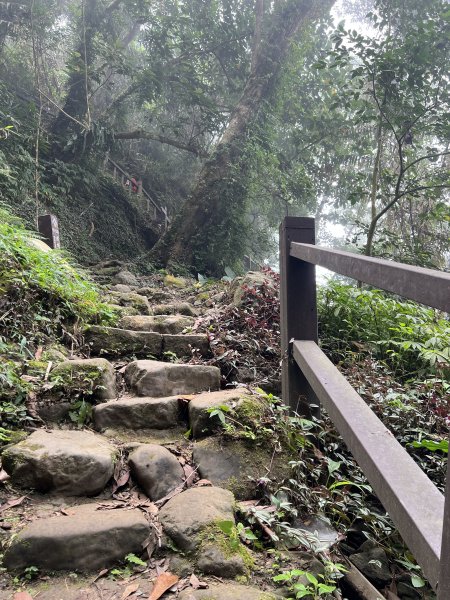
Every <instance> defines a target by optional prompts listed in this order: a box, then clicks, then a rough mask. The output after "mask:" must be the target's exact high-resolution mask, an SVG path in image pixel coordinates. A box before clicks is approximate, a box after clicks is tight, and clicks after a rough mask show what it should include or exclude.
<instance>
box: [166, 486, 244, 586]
mask: <svg viewBox="0 0 450 600" xmlns="http://www.w3.org/2000/svg"><path fill="white" fill-rule="evenodd" d="M234 504H235V501H234V496H233V494H232V493H231V492H229V491H228V490H224V489H222V488H218V487H200V488H190V489H188V490H186V491H184V492H182V493H181V494H177V495H176V496H174V497H173V498H171V499H170V500H169V501H168V502H167V503H166V504H165V505H164V506H163V507H162V509H161V510H160V512H159V520H160V523H161V524H162V526H163V529H164V532H165V533H166V534H167V535H168V536H169V537H170V538H171V540H172V541H173V542H174V543H175V544H176V546H177V547H178V548H180V549H181V550H182V551H183V552H185V553H186V554H187V555H188V556H191V557H193V558H195V561H196V563H197V567H198V568H199V569H200V571H202V572H203V573H206V574H210V575H217V576H220V577H226V578H234V577H236V576H239V575H246V574H248V566H249V564H251V563H252V557H251V554H250V552H249V551H248V550H247V548H246V547H245V546H244V545H242V544H240V543H237V544H236V546H231V545H230V543H229V540H230V536H231V535H232V530H233V528H234V533H235V536H236V538H237V537H238V536H237V530H236V528H235V519H234ZM220 522H222V523H223V522H226V523H227V524H228V525H229V527H230V534H229V535H227V534H225V533H224V532H223V530H222V529H221V528H220V527H219V525H218V523H220Z"/></svg>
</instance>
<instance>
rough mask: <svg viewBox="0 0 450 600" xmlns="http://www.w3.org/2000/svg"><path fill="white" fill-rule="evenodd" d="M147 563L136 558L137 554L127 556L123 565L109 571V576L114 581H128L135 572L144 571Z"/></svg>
mask: <svg viewBox="0 0 450 600" xmlns="http://www.w3.org/2000/svg"><path fill="white" fill-rule="evenodd" d="M146 566H147V563H146V562H144V561H143V560H141V559H140V558H139V556H136V554H133V553H130V554H127V555H126V556H125V558H124V561H123V565H122V566H120V567H115V568H114V569H111V570H110V571H109V575H110V576H111V577H112V578H113V579H128V577H130V576H131V575H132V574H133V573H134V572H135V571H139V570H142V568H143V567H146Z"/></svg>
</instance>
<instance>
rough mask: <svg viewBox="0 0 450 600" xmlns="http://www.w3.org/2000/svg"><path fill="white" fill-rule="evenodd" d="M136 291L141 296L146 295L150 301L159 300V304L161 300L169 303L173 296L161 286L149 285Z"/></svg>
mask: <svg viewBox="0 0 450 600" xmlns="http://www.w3.org/2000/svg"><path fill="white" fill-rule="evenodd" d="M136 293H137V294H140V295H141V296H146V297H147V298H148V299H149V300H151V301H152V302H159V303H160V304H162V303H163V302H168V303H170V301H171V300H172V299H173V296H172V294H171V293H170V292H168V291H166V290H163V289H161V288H156V287H150V286H144V287H141V288H138V289H137V290H136Z"/></svg>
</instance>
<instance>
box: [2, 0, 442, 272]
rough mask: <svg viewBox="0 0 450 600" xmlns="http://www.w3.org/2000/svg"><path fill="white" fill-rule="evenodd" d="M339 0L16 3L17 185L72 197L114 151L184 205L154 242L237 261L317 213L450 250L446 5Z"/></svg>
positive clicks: (375, 233) (192, 255)
mask: <svg viewBox="0 0 450 600" xmlns="http://www.w3.org/2000/svg"><path fill="white" fill-rule="evenodd" d="M334 4H335V1H334V0H320V1H319V0H316V1H313V0H276V1H275V2H268V0H217V1H215V2H209V1H205V0H190V1H179V0H178V1H175V0H133V1H131V0H110V1H106V0H81V1H80V2H75V3H74V2H66V1H64V0H63V1H61V0H58V1H57V0H34V1H33V2H32V3H25V2H20V0H18V1H15V2H9V3H1V2H0V70H1V76H0V136H1V137H0V159H1V160H2V163H3V166H2V164H0V195H1V197H2V198H3V199H4V200H6V201H7V202H8V203H10V204H12V205H15V204H17V203H20V204H23V203H28V204H29V205H30V207H31V206H32V205H36V209H35V212H36V213H37V212H39V210H43V209H44V208H45V209H46V210H48V209H53V210H54V209H55V207H56V208H57V204H56V205H55V203H58V202H59V203H60V202H62V201H63V198H64V197H65V194H72V195H73V194H76V189H80V186H81V187H83V186H88V185H90V184H88V183H87V181H88V180H89V181H92V180H95V178H96V176H95V173H96V170H99V171H102V170H103V162H104V159H105V154H106V153H109V155H111V156H113V157H114V158H115V160H117V161H118V162H119V163H120V164H122V165H124V166H125V167H126V169H127V170H128V171H129V172H131V173H134V174H138V175H139V176H140V177H142V179H143V181H144V186H145V187H146V188H147V189H149V190H151V192H152V193H153V194H154V196H155V197H156V198H158V199H159V200H160V202H161V204H163V205H167V206H168V207H169V210H170V212H171V214H172V215H173V217H174V218H173V219H172V227H171V228H170V230H169V231H168V232H167V233H166V235H165V236H164V237H163V238H162V239H161V240H160V242H159V243H158V244H157V246H156V247H155V248H154V249H153V251H152V253H151V254H150V256H149V257H148V260H149V261H157V262H159V263H160V264H164V265H168V264H169V265H170V264H171V265H186V266H187V267H188V268H190V269H191V270H194V271H198V272H201V273H204V274H215V275H221V274H223V271H224V268H225V267H226V266H233V267H236V266H237V267H239V262H240V260H241V259H242V257H243V255H244V254H246V253H247V254H251V255H253V256H254V257H255V258H256V259H258V260H260V261H262V260H264V259H265V258H268V257H269V256H270V252H271V248H273V245H274V240H275V237H274V231H275V227H276V225H277V223H278V222H279V221H280V219H281V218H282V216H283V215H285V214H299V215H301V214H303V215H315V216H316V217H317V219H318V223H319V224H320V226H321V227H320V230H319V233H320V235H321V237H322V239H325V238H327V237H329V238H333V231H334V229H333V226H332V225H331V227H330V225H328V228H327V227H326V223H328V224H330V223H331V224H332V223H337V224H340V225H341V227H344V228H345V231H346V234H347V235H348V236H349V239H350V238H353V241H354V242H355V243H359V244H362V247H364V249H365V252H366V253H368V254H380V255H383V256H395V257H396V258H397V259H399V260H406V261H408V262H415V263H419V264H426V265H434V266H438V267H439V266H442V265H443V264H444V261H445V257H446V253H448V250H449V242H448V238H449V236H448V233H449V216H448V185H449V182H448V164H449V159H448V156H449V155H448V139H449V136H448V134H449V128H448V113H449V103H448V75H447V73H446V71H445V65H446V64H448V50H449V42H448V39H449V38H448V27H449V18H450V11H449V9H448V4H447V3H446V2H445V1H444V0H430V1H429V2H427V3H423V2H419V1H418V0H411V2H409V3H407V4H405V3H404V2H401V1H400V0H391V1H389V2H387V1H385V0H359V1H358V2H356V0H354V1H351V0H340V1H338V2H337V6H336V7H335V9H336V10H335V14H336V15H339V14H342V13H344V14H347V15H351V18H352V19H353V22H352V23H350V24H349V25H346V24H344V23H340V24H339V25H336V24H335V22H334V21H333V20H332V17H331V16H330V9H332V7H333V5H334ZM83 173H84V175H83ZM89 174H90V175H89ZM83 178H84V179H85V180H86V181H85V182H83ZM96 202H101V194H100V195H99V197H98V198H97V200H96ZM33 210H34V209H33ZM337 241H338V243H341V244H343V243H344V240H343V239H340V240H337ZM335 242H336V240H335Z"/></svg>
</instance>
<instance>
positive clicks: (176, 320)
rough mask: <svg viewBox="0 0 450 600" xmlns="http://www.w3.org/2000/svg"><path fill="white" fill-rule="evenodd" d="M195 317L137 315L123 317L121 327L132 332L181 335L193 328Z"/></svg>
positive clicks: (120, 322)
mask: <svg viewBox="0 0 450 600" xmlns="http://www.w3.org/2000/svg"><path fill="white" fill-rule="evenodd" d="M194 323H195V319H194V317H187V316H184V315H151V316H150V315H137V316H126V317H122V318H121V319H120V321H119V327H121V328H122V329H131V330H132V331H156V332H157V333H171V334H174V333H181V332H182V331H183V330H184V329H187V328H188V327H192V326H193V325H194Z"/></svg>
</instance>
